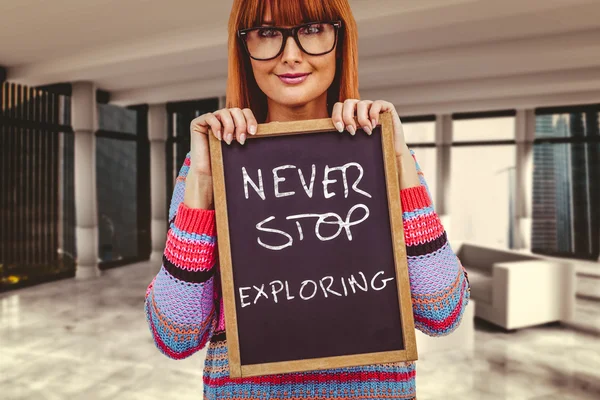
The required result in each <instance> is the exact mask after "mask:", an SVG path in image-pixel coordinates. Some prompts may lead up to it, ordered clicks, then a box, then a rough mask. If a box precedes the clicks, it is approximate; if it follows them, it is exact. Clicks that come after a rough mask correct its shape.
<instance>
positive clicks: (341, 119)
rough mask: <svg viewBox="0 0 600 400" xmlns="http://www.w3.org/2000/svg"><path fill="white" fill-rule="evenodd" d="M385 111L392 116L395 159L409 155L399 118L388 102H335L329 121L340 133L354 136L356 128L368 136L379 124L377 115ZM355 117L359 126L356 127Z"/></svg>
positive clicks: (350, 100)
mask: <svg viewBox="0 0 600 400" xmlns="http://www.w3.org/2000/svg"><path fill="white" fill-rule="evenodd" d="M386 111H391V114H392V121H393V127H394V149H395V150H396V157H397V158H399V157H401V156H404V155H407V154H410V152H409V150H408V146H407V145H406V140H405V138H404V130H403V129H402V123H401V122H400V117H399V116H398V113H397V112H396V107H394V105H393V104H392V103H390V102H389V101H384V100H376V101H371V100H357V99H347V100H346V101H344V102H343V103H342V102H337V103H335V104H334V106H333V111H332V113H331V120H332V121H333V124H334V125H335V127H336V128H337V130H338V131H340V132H343V131H344V129H346V130H347V131H348V132H350V134H352V135H354V134H356V131H357V129H358V128H362V129H363V130H364V131H365V132H366V133H367V134H368V135H370V134H371V132H372V130H373V128H374V127H376V126H377V124H378V123H379V113H380V112H386ZM355 116H356V120H358V124H359V126H357V125H356V121H355V119H354V117H355Z"/></svg>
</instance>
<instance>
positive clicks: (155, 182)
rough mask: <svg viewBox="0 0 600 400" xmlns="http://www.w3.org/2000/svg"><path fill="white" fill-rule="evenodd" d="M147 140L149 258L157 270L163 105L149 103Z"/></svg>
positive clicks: (162, 215)
mask: <svg viewBox="0 0 600 400" xmlns="http://www.w3.org/2000/svg"><path fill="white" fill-rule="evenodd" d="M148 139H149V140H150V193H151V199H152V201H151V209H152V225H151V232H152V236H151V237H152V253H151V254H150V261H152V263H151V264H152V265H153V266H155V267H156V268H157V269H158V268H160V266H161V263H162V255H163V252H164V249H165V242H166V239H167V224H168V221H167V218H168V216H167V193H166V190H167V161H166V147H165V145H166V142H167V108H166V106H165V104H153V105H151V106H150V107H149V108H148Z"/></svg>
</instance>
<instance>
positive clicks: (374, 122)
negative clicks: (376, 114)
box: [371, 119, 377, 129]
mask: <svg viewBox="0 0 600 400" xmlns="http://www.w3.org/2000/svg"><path fill="white" fill-rule="evenodd" d="M371 125H373V129H375V127H376V126H377V121H375V120H374V119H372V120H371Z"/></svg>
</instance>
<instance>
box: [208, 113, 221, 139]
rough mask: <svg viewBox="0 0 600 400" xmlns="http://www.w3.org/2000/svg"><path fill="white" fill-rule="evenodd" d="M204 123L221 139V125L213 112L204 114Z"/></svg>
mask: <svg viewBox="0 0 600 400" xmlns="http://www.w3.org/2000/svg"><path fill="white" fill-rule="evenodd" d="M205 119H206V123H207V124H208V125H209V126H210V129H211V130H212V133H213V135H214V136H215V137H216V138H217V139H219V140H221V139H222V138H223V137H222V136H221V130H222V128H223V127H222V126H221V122H220V121H219V119H218V118H217V117H216V116H215V115H214V114H213V113H208V114H206V118H205Z"/></svg>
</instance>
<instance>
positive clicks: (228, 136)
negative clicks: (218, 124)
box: [225, 133, 233, 144]
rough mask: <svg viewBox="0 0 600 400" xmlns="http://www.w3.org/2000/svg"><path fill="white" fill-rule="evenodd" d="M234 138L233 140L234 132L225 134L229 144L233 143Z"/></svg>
mask: <svg viewBox="0 0 600 400" xmlns="http://www.w3.org/2000/svg"><path fill="white" fill-rule="evenodd" d="M232 140H233V134H231V133H229V134H227V135H225V142H226V143H227V144H231V141H232Z"/></svg>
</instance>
